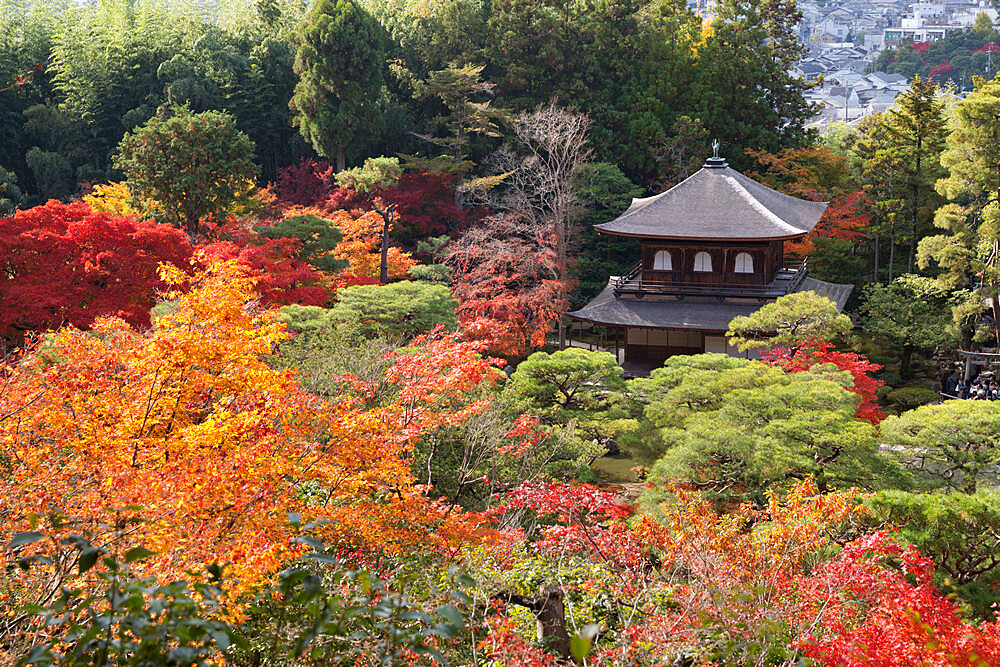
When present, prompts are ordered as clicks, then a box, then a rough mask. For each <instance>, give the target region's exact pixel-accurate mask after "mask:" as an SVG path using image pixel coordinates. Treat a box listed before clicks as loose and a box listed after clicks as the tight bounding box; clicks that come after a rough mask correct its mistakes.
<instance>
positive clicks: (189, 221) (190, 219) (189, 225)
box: [184, 213, 198, 245]
mask: <svg viewBox="0 0 1000 667" xmlns="http://www.w3.org/2000/svg"><path fill="white" fill-rule="evenodd" d="M184 231H185V232H186V233H187V237H188V241H190V242H191V245H194V242H195V239H197V238H198V216H197V215H195V214H193V213H192V214H189V215H188V216H187V217H186V218H185V219H184Z"/></svg>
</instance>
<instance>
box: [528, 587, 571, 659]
mask: <svg viewBox="0 0 1000 667" xmlns="http://www.w3.org/2000/svg"><path fill="white" fill-rule="evenodd" d="M535 618H536V619H537V621H536V624H535V632H536V633H537V637H538V641H540V642H542V643H543V644H544V645H545V647H546V648H547V649H548V650H549V651H551V652H553V653H556V654H558V655H561V656H562V657H564V658H568V657H570V650H569V634H568V633H567V632H566V606H565V605H564V604H563V593H562V590H561V589H560V588H559V587H558V586H542V587H541V588H540V589H539V591H538V609H537V611H536V614H535Z"/></svg>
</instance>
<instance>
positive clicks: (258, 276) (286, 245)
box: [201, 234, 329, 307]
mask: <svg viewBox="0 0 1000 667" xmlns="http://www.w3.org/2000/svg"><path fill="white" fill-rule="evenodd" d="M300 246H301V241H299V240H298V239H290V238H278V239H264V238H262V237H260V236H258V235H257V234H252V236H251V242H246V243H243V244H238V243H235V242H233V241H217V242H216V243H210V244H208V245H205V246H202V247H201V250H202V251H203V253H204V257H205V259H206V260H207V264H206V265H211V264H214V263H218V262H223V261H225V260H230V259H232V260H236V262H237V263H238V264H239V265H240V266H241V267H243V268H244V269H246V271H247V274H248V275H249V276H250V277H252V278H254V279H255V280H256V290H257V293H258V294H259V295H260V298H261V303H262V304H263V305H264V306H269V307H273V306H286V305H289V304H293V303H298V304H302V305H304V306H322V305H324V304H325V303H326V301H327V298H328V296H329V295H328V293H327V291H326V289H325V288H324V287H323V286H322V284H321V283H322V275H320V273H319V272H318V271H316V269H314V268H312V267H311V266H309V265H308V264H306V263H305V262H303V261H301V260H299V259H298V254H299V247H300Z"/></svg>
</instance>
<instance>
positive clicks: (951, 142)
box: [919, 79, 1000, 345]
mask: <svg viewBox="0 0 1000 667" xmlns="http://www.w3.org/2000/svg"><path fill="white" fill-rule="evenodd" d="M955 114H956V118H955V131H954V132H953V133H952V134H951V136H950V137H949V138H948V148H947V150H946V151H945V152H944V154H943V155H942V157H941V163H942V165H944V167H945V168H947V169H948V171H949V176H948V177H947V178H944V179H941V180H940V181H938V184H937V190H938V192H939V193H940V194H941V195H943V196H944V197H946V198H947V199H948V200H950V202H951V203H949V204H946V205H945V206H942V207H941V208H940V209H938V211H937V215H936V216H935V218H934V224H935V225H936V226H938V227H940V228H942V229H943V230H945V231H946V232H948V233H947V234H943V235H939V236H931V237H927V238H925V239H923V240H922V241H921V242H920V247H919V259H920V264H921V267H926V266H927V265H929V264H930V263H931V262H932V261H933V262H936V263H937V265H938V266H939V267H940V268H941V269H942V271H943V273H942V275H941V282H942V284H943V285H944V286H945V287H949V288H956V287H963V286H965V285H966V284H967V283H968V281H969V279H970V278H973V279H975V280H977V281H979V282H980V285H979V292H980V296H981V298H982V299H986V300H988V301H989V303H990V305H991V309H992V315H993V323H992V326H991V327H990V329H991V332H990V333H991V336H990V337H991V338H993V339H994V340H996V342H997V344H998V345H1000V324H998V323H1000V80H996V79H994V80H993V81H984V80H982V79H978V80H977V81H976V89H975V91H973V92H972V93H971V94H970V95H969V97H968V98H967V99H966V100H965V102H963V103H962V104H960V105H958V107H957V108H956V111H955Z"/></svg>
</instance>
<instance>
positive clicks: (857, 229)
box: [785, 190, 871, 257]
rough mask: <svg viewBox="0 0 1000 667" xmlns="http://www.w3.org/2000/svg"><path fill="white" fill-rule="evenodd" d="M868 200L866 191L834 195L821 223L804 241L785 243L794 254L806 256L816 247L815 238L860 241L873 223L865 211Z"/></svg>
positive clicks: (787, 248)
mask: <svg viewBox="0 0 1000 667" xmlns="http://www.w3.org/2000/svg"><path fill="white" fill-rule="evenodd" d="M867 203H868V202H867V201H866V197H865V194H864V192H862V191H861V190H855V191H853V192H849V193H847V194H845V195H841V196H838V197H834V198H833V200H832V201H831V202H830V206H829V207H828V208H827V209H826V212H825V213H824V214H823V217H822V218H820V221H819V223H818V224H817V225H816V227H815V228H814V229H813V231H812V232H810V233H809V236H807V237H806V238H804V239H803V240H802V241H798V242H794V243H788V244H786V245H785V248H786V250H787V252H789V253H790V254H792V255H797V256H800V257H805V256H806V255H809V254H811V253H812V251H813V250H815V249H816V244H815V239H818V238H820V239H838V240H841V241H858V240H860V239H863V238H864V237H865V232H864V230H865V229H866V228H867V227H868V225H869V224H870V223H871V217H870V216H869V215H867V214H865V213H864V206H865V205H866V204H867Z"/></svg>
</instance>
